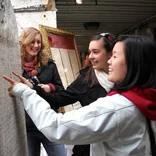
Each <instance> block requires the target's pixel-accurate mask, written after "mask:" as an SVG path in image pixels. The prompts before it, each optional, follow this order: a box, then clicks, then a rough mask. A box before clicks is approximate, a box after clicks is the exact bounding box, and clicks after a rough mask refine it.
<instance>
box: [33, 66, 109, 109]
mask: <svg viewBox="0 0 156 156" xmlns="http://www.w3.org/2000/svg"><path fill="white" fill-rule="evenodd" d="M89 68H90V67H87V68H84V69H82V70H81V71H80V75H79V76H78V77H77V79H76V80H74V81H73V82H72V83H71V84H70V85H69V86H68V87H67V89H66V90H61V91H59V92H57V93H54V94H53V93H49V94H44V93H43V91H42V90H41V88H40V87H38V86H34V89H35V90H36V91H37V93H38V95H40V96H41V97H43V98H44V99H45V100H46V101H47V102H48V103H50V105H51V108H53V109H56V108H59V107H62V106H66V105H69V104H72V103H75V102H77V101H79V102H80V103H81V105H82V106H86V105H88V104H90V103H92V102H93V101H95V100H97V99H98V98H100V97H104V96H106V94H107V92H106V90H105V89H104V88H103V87H102V86H101V85H98V86H94V87H92V88H89V87H87V86H86V85H84V83H83V80H84V77H85V74H86V72H87V71H88V70H89Z"/></svg>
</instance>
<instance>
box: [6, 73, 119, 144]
mask: <svg viewBox="0 0 156 156" xmlns="http://www.w3.org/2000/svg"><path fill="white" fill-rule="evenodd" d="M3 78H4V79H6V80H7V81H8V82H10V84H11V86H10V87H9V94H10V95H14V96H16V97H18V98H19V99H21V100H22V102H23V105H24V108H25V110H26V111H27V113H28V114H29V116H30V117H31V118H32V120H33V122H34V123H35V125H36V126H37V128H38V129H39V130H40V131H41V132H42V133H43V134H44V135H45V136H46V137H47V138H48V139H49V140H51V141H55V142H62V143H65V144H88V143H93V142H100V141H101V142H103V141H105V140H107V139H109V140H110V139H112V138H115V137H116V134H117V133H116V132H115V131H118V129H117V121H118V119H117V118H116V115H115V114H116V111H115V110H116V108H115V107H114V105H113V104H112V103H111V102H110V98H109V97H108V98H101V99H99V100H98V101H95V102H94V103H92V104H90V105H89V106H86V107H82V108H80V109H78V110H74V111H71V112H67V113H65V114H64V115H63V114H61V113H59V114H57V113H55V111H53V110H52V109H51V108H50V105H49V104H48V103H47V102H46V101H45V100H44V99H43V98H41V97H40V96H38V95H37V93H36V91H34V90H32V89H30V88H29V87H28V86H26V85H24V84H22V83H18V82H17V81H15V80H13V79H11V78H8V77H6V76H3ZM19 78H20V77H19ZM97 121H98V122H97ZM110 121H111V124H110V123H109V122H110ZM112 132H113V133H112ZM108 134H110V135H108Z"/></svg>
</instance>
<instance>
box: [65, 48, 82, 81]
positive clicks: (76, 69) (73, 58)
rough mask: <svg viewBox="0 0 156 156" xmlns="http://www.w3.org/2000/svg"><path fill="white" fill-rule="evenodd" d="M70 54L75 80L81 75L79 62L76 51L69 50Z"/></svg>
mask: <svg viewBox="0 0 156 156" xmlns="http://www.w3.org/2000/svg"><path fill="white" fill-rule="evenodd" d="M68 54H69V58H70V62H71V67H72V70H73V74H74V79H76V78H77V76H78V75H79V65H78V61H77V60H78V59H77V56H76V51H75V50H68Z"/></svg>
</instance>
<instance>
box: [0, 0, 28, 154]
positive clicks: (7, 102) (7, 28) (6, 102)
mask: <svg viewBox="0 0 156 156" xmlns="http://www.w3.org/2000/svg"><path fill="white" fill-rule="evenodd" d="M12 71H15V72H18V73H20V72H21V71H20V52H19V42H18V30H17V24H16V19H15V15H14V11H13V8H12V6H11V3H10V1H9V0H0V77H1V78H0V86H1V87H0V99H1V100H0V156H27V147H26V131H25V115H24V109H23V106H22V104H21V102H20V101H18V100H16V99H14V98H10V97H9V96H8V91H7V88H8V87H9V83H8V82H6V81H5V80H3V78H2V75H8V76H11V72H12Z"/></svg>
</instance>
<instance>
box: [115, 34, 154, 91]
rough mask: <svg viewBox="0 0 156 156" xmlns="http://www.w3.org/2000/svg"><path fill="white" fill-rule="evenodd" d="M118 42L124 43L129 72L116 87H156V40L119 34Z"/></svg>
mask: <svg viewBox="0 0 156 156" xmlns="http://www.w3.org/2000/svg"><path fill="white" fill-rule="evenodd" d="M117 42H123V43H124V51H125V58H126V62H127V74H126V76H125V78H124V80H123V81H122V82H121V83H119V84H116V85H115V86H114V89H115V90H118V91H125V90H128V89H130V88H132V87H135V86H137V87H138V88H146V87H147V88H149V87H151V88H156V42H155V41H154V40H152V39H150V38H149V37H145V36H137V35H122V36H119V37H118V38H117V40H116V41H115V43H117ZM115 43H114V44H115Z"/></svg>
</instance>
